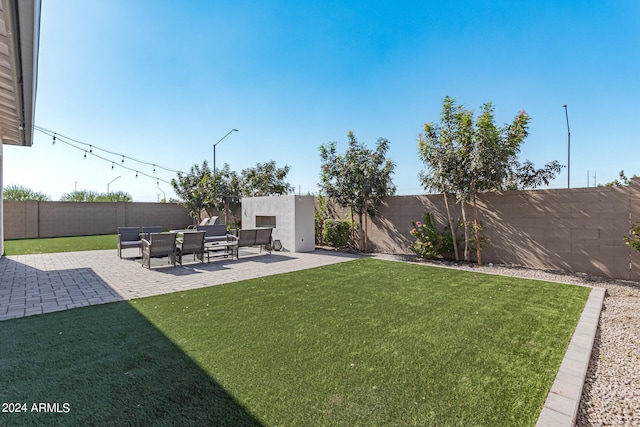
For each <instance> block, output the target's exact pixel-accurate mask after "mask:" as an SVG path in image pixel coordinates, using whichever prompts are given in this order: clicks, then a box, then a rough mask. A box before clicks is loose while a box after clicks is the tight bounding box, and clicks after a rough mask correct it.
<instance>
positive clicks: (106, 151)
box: [33, 125, 183, 173]
mask: <svg viewBox="0 0 640 427" xmlns="http://www.w3.org/2000/svg"><path fill="white" fill-rule="evenodd" d="M33 128H34V129H35V130H37V131H39V132H42V133H44V134H45V135H50V136H53V137H54V140H56V136H57V138H58V140H60V141H62V140H63V139H65V140H66V141H62V142H64V143H65V144H69V145H71V146H73V147H74V148H77V149H80V148H78V147H76V146H75V145H73V144H71V143H70V142H68V141H72V142H73V143H76V144H80V145H84V146H85V147H86V146H88V147H89V149H90V151H91V152H92V153H93V148H95V149H96V150H98V151H102V152H104V153H107V154H111V155H114V156H118V157H120V156H121V157H122V160H121V162H122V163H124V159H125V158H127V159H129V160H131V161H133V162H137V163H141V164H145V165H149V166H153V169H154V172H155V169H156V168H159V169H162V170H165V171H167V172H173V173H183V172H182V171H179V170H175V169H171V168H167V167H164V166H160V165H158V164H157V163H151V162H147V161H144V160H140V159H136V158H133V157H130V156H126V155H124V154H122V153H116V152H114V151H111V150H107V149H105V148H101V147H98V146H96V145H94V144H88V143H86V142H82V141H79V140H77V139H74V138H71V137H68V136H65V135H61V134H59V133H57V132H54V131H52V130H49V129H45V128H43V127H41V126H37V125H34V126H33Z"/></svg>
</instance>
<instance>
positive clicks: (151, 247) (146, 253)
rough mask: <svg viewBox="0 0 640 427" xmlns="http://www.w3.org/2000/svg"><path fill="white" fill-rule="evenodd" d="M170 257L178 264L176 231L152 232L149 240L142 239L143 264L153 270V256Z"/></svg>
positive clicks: (172, 261)
mask: <svg viewBox="0 0 640 427" xmlns="http://www.w3.org/2000/svg"><path fill="white" fill-rule="evenodd" d="M159 257H168V262H170V263H173V266H174V267H175V266H176V233H151V234H149V240H147V239H142V266H143V267H144V266H145V264H146V265H147V267H148V268H149V270H151V258H159Z"/></svg>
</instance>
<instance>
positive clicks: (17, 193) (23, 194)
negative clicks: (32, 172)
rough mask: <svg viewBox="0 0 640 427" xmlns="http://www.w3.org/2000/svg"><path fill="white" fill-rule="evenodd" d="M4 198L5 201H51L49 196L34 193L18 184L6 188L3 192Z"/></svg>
mask: <svg viewBox="0 0 640 427" xmlns="http://www.w3.org/2000/svg"><path fill="white" fill-rule="evenodd" d="M2 198H3V199H5V200H38V201H40V202H47V201H49V200H51V198H50V197H49V196H48V195H47V194H44V193H40V192H38V191H33V190H32V189H30V188H27V187H23V186H22V185H16V184H14V185H8V186H6V187H4V189H3V190H2Z"/></svg>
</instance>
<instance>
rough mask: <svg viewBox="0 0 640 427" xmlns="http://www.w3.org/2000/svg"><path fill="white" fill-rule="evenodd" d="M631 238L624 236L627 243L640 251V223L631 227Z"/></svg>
mask: <svg viewBox="0 0 640 427" xmlns="http://www.w3.org/2000/svg"><path fill="white" fill-rule="evenodd" d="M630 234H631V236H624V241H625V243H626V244H627V245H628V246H629V247H631V248H635V249H636V250H638V251H640V222H636V223H634V224H632V225H631V233H630Z"/></svg>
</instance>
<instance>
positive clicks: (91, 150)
mask: <svg viewBox="0 0 640 427" xmlns="http://www.w3.org/2000/svg"><path fill="white" fill-rule="evenodd" d="M89 152H90V153H93V146H92V145H90V146H89Z"/></svg>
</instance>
